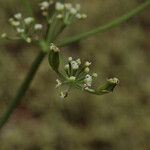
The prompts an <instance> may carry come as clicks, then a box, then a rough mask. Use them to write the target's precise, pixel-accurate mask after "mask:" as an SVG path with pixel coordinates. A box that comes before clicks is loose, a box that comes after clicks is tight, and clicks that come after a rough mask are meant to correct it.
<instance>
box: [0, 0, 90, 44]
mask: <svg viewBox="0 0 150 150" xmlns="http://www.w3.org/2000/svg"><path fill="white" fill-rule="evenodd" d="M39 7H40V10H41V11H42V15H43V16H44V17H45V20H46V24H47V25H45V26H44V25H42V24H41V23H37V22H36V19H35V18H34V17H31V16H29V17H26V18H23V15H22V14H21V13H17V14H15V15H14V16H13V17H12V18H10V19H9V23H10V24H11V26H12V27H13V28H14V29H15V31H16V35H15V36H14V37H11V36H8V35H7V33H3V34H1V37H2V38H6V39H11V40H20V39H21V40H25V41H26V42H28V43H31V42H32V41H39V42H41V41H42V40H43V39H44V38H45V35H46V34H47V30H46V28H48V29H49V33H50V35H51V36H53V39H54V38H55V37H56V36H58V35H59V34H60V33H61V32H62V31H63V29H64V28H65V27H66V26H68V25H70V24H73V23H74V22H76V21H77V20H82V19H85V18H86V17H87V15H86V14H81V13H80V4H76V5H75V6H73V5H72V4H71V3H64V4H63V3H60V2H53V1H43V2H41V3H40V4H39ZM45 32H46V33H45ZM44 33H45V34H44Z"/></svg>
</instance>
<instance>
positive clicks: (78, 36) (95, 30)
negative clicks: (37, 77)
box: [59, 0, 150, 47]
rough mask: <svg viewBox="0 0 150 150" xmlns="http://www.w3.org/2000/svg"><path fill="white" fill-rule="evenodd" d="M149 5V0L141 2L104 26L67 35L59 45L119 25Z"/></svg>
mask: <svg viewBox="0 0 150 150" xmlns="http://www.w3.org/2000/svg"><path fill="white" fill-rule="evenodd" d="M149 5H150V0H147V1H146V2H145V3H143V4H141V5H140V6H138V7H137V8H135V9H133V10H132V11H130V12H129V13H127V14H125V15H123V16H121V17H120V18H118V19H116V20H114V21H112V22H110V23H108V24H106V25H104V26H100V27H98V28H96V29H94V30H91V31H88V32H84V33H81V34H78V35H76V36H74V37H69V38H67V39H65V40H64V41H62V42H61V43H60V44H59V46H60V47H63V46H66V45H68V44H71V43H74V42H77V41H80V40H82V39H85V38H88V37H91V36H94V35H95V34H97V33H100V32H104V31H108V30H110V29H112V28H114V27H117V26H119V25H120V24H122V23H124V22H126V21H128V20H129V19H131V18H132V17H134V16H136V15H137V14H139V13H140V12H142V11H143V10H144V9H145V8H146V7H148V6H149Z"/></svg>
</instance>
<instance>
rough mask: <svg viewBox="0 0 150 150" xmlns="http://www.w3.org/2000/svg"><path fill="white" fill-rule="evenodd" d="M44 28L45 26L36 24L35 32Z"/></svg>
mask: <svg viewBox="0 0 150 150" xmlns="http://www.w3.org/2000/svg"><path fill="white" fill-rule="evenodd" d="M42 28H43V25H42V24H35V25H34V29H35V30H41V29H42Z"/></svg>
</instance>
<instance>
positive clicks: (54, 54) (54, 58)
mask: <svg viewBox="0 0 150 150" xmlns="http://www.w3.org/2000/svg"><path fill="white" fill-rule="evenodd" d="M48 61H49V64H50V66H51V67H52V69H53V70H54V71H55V72H58V69H59V64H60V60H59V51H54V50H50V52H49V55H48Z"/></svg>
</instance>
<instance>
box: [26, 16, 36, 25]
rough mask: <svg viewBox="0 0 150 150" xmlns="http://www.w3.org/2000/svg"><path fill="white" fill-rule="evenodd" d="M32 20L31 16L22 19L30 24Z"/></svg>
mask: <svg viewBox="0 0 150 150" xmlns="http://www.w3.org/2000/svg"><path fill="white" fill-rule="evenodd" d="M33 21H34V18H33V17H27V18H25V19H24V22H25V24H27V25H30V24H31V23H32V22H33Z"/></svg>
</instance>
